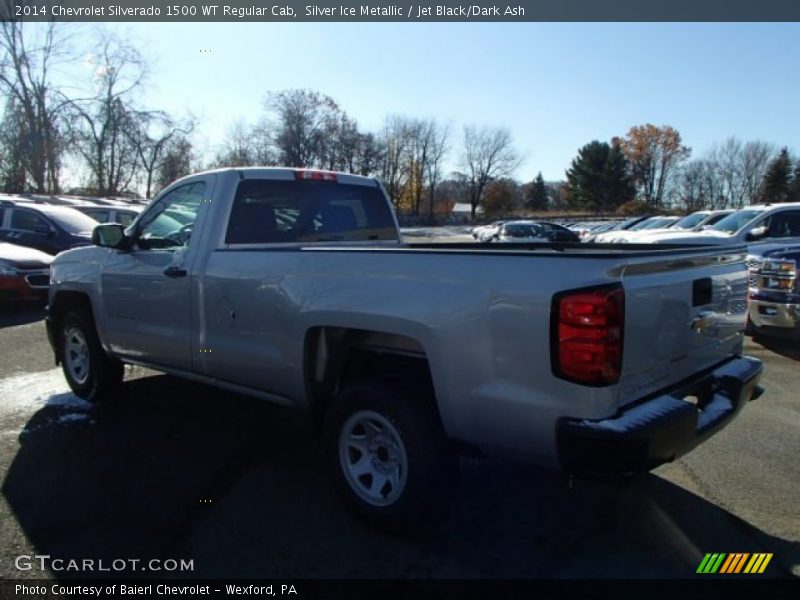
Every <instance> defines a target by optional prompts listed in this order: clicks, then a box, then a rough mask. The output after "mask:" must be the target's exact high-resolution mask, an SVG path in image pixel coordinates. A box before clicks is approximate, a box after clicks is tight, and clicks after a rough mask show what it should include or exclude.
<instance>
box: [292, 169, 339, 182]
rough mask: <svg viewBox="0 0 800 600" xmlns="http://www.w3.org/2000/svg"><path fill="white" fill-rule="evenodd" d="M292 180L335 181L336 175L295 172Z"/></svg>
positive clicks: (327, 172) (304, 171) (305, 171)
mask: <svg viewBox="0 0 800 600" xmlns="http://www.w3.org/2000/svg"><path fill="white" fill-rule="evenodd" d="M294 178H295V179H297V180H298V181H334V182H335V181H336V173H331V172H330V171H309V170H307V169H302V170H296V171H295V172H294Z"/></svg>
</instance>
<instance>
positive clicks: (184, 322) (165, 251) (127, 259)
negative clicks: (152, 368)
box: [101, 175, 214, 371]
mask: <svg viewBox="0 0 800 600" xmlns="http://www.w3.org/2000/svg"><path fill="white" fill-rule="evenodd" d="M213 183H214V176H213V175H208V176H204V177H199V178H196V179H193V180H192V181H191V182H188V183H185V184H183V185H180V186H178V187H175V188H173V189H171V190H169V191H168V192H167V193H166V194H164V195H163V196H162V197H161V198H159V199H158V200H157V201H156V202H154V203H153V204H151V205H150V206H149V207H148V209H147V211H146V212H145V213H143V214H142V216H141V218H140V219H139V221H137V222H136V223H135V225H134V231H133V236H134V244H133V247H132V249H131V250H130V251H115V252H114V253H113V254H112V255H111V256H110V257H109V260H108V262H107V263H106V265H105V267H104V268H103V274H102V277H101V281H102V283H101V285H102V297H103V311H104V317H105V330H106V334H107V339H108V343H109V344H110V345H111V347H112V349H113V350H114V352H117V353H119V354H120V355H122V356H125V357H129V358H131V359H132V360H134V361H139V362H144V363H148V364H153V365H157V366H163V367H170V368H174V369H179V370H182V371H190V370H191V368H192V345H191V323H192V318H191V316H192V306H191V294H190V280H191V278H192V271H191V268H192V263H193V261H194V257H195V254H196V251H197V250H196V246H197V244H196V243H194V244H193V240H197V238H198V237H199V235H200V232H201V228H202V226H203V220H204V219H203V217H204V214H205V211H206V209H207V206H208V202H207V201H204V200H205V199H206V198H209V197H210V194H211V193H212V191H213ZM169 208H177V209H180V210H181V211H183V212H184V213H185V214H188V215H190V216H191V217H192V218H191V219H188V220H184V222H179V221H177V220H175V219H173V218H172V217H170V216H169V215H168V214H166V211H167V209H169Z"/></svg>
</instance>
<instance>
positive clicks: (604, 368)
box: [552, 285, 625, 385]
mask: <svg viewBox="0 0 800 600" xmlns="http://www.w3.org/2000/svg"><path fill="white" fill-rule="evenodd" d="M552 316H553V319H554V323H553V339H552V344H553V348H552V350H553V352H552V360H553V372H554V373H555V375H556V376H558V377H561V378H563V379H569V380H571V381H576V382H578V383H584V384H587V385H609V384H612V383H616V382H617V381H619V375H620V371H621V369H622V331H623V324H624V322H625V295H624V293H623V291H622V288H621V287H620V286H618V285H613V286H604V287H601V288H591V289H585V290H575V291H573V292H566V293H563V294H558V295H557V296H556V297H555V298H554V299H553V315H552Z"/></svg>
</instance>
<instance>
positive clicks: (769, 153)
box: [740, 140, 777, 204]
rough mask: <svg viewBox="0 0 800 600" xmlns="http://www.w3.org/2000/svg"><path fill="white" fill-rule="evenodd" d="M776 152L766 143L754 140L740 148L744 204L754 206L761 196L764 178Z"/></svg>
mask: <svg viewBox="0 0 800 600" xmlns="http://www.w3.org/2000/svg"><path fill="white" fill-rule="evenodd" d="M776 154H777V150H776V149H775V148H774V147H773V146H772V145H770V144H768V143H767V142H762V141H760V140H754V141H752V142H747V143H746V144H745V145H744V146H743V147H742V153H741V157H740V161H741V162H740V164H741V167H740V168H741V171H742V175H741V177H742V200H743V203H745V204H755V203H756V202H758V199H759V197H760V196H761V188H762V185H763V182H764V176H765V175H766V174H767V169H769V164H770V162H771V161H772V159H773V158H774V157H775V155H776Z"/></svg>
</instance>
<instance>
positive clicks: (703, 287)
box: [692, 277, 714, 306]
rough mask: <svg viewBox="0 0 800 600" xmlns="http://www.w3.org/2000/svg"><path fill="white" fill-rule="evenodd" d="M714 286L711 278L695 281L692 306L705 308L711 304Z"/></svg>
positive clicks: (693, 283)
mask: <svg viewBox="0 0 800 600" xmlns="http://www.w3.org/2000/svg"><path fill="white" fill-rule="evenodd" d="M713 289H714V286H713V285H712V284H711V277H703V278H701V279H695V280H694V281H693V282H692V306H705V305H706V304H711V295H712V291H713Z"/></svg>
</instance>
